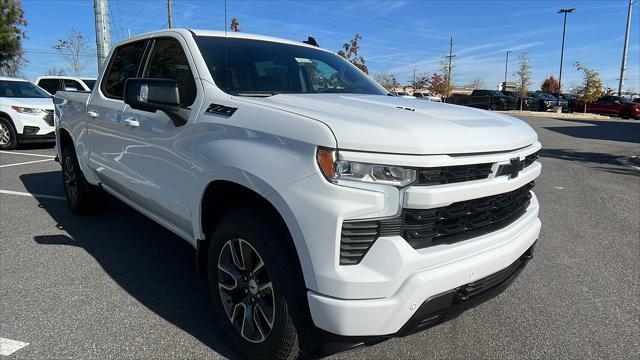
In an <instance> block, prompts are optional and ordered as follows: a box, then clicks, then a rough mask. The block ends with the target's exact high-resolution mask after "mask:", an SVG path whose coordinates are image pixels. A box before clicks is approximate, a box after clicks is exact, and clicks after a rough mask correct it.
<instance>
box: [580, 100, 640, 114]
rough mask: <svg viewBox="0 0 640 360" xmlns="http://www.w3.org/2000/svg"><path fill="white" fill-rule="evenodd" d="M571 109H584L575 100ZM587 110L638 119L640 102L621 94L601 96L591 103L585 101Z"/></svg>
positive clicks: (581, 104) (582, 105) (582, 104)
mask: <svg viewBox="0 0 640 360" xmlns="http://www.w3.org/2000/svg"><path fill="white" fill-rule="evenodd" d="M573 111H576V112H582V111H584V103H583V102H576V104H575V105H574V107H573ZM587 112H590V113H595V114H603V115H617V116H620V117H621V118H623V119H629V118H635V119H640V104H638V103H634V102H633V101H631V100H629V99H627V98H626V97H622V96H610V95H608V96H603V97H601V98H599V99H598V100H596V101H595V102H592V103H587Z"/></svg>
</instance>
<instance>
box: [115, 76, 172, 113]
mask: <svg viewBox="0 0 640 360" xmlns="http://www.w3.org/2000/svg"><path fill="white" fill-rule="evenodd" d="M124 103H125V104H127V105H129V106H131V107H132V108H134V109H137V110H142V111H149V112H156V111H157V110H160V111H164V112H166V113H171V112H177V111H178V110H180V93H179V92H178V83H177V82H176V81H175V80H171V79H147V78H130V79H127V82H126V83H125V84H124Z"/></svg>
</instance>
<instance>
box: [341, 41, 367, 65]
mask: <svg viewBox="0 0 640 360" xmlns="http://www.w3.org/2000/svg"><path fill="white" fill-rule="evenodd" d="M360 40H362V35H360V34H356V35H355V36H354V37H353V39H351V40H350V41H349V42H347V43H344V44H343V45H342V49H343V50H340V51H338V55H340V56H342V57H343V58H345V59H347V60H349V62H351V63H352V64H353V65H355V66H356V67H357V68H358V69H360V70H362V71H363V72H364V73H365V74H369V68H367V65H366V61H365V59H364V56H362V55H360V56H358V52H359V51H360V45H359V44H358V42H359V41H360Z"/></svg>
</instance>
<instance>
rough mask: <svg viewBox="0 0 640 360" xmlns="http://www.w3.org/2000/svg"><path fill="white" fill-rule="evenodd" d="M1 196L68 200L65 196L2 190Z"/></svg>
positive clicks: (0, 191)
mask: <svg viewBox="0 0 640 360" xmlns="http://www.w3.org/2000/svg"><path fill="white" fill-rule="evenodd" d="M0 194H6V195H18V196H30V197H34V198H43V199H53V200H67V198H66V197H64V196H56V195H46V194H33V193H28V192H21V191H11V190H0Z"/></svg>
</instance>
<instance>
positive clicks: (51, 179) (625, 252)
mask: <svg viewBox="0 0 640 360" xmlns="http://www.w3.org/2000/svg"><path fill="white" fill-rule="evenodd" d="M523 119H524V120H525V121H527V122H528V123H529V124H531V125H532V126H533V127H534V128H535V129H536V130H537V132H538V134H539V137H540V140H541V142H542V143H543V146H544V149H543V150H542V152H541V155H542V157H541V159H540V161H541V162H542V164H543V173H542V175H541V176H540V178H539V179H538V180H537V181H536V187H535V189H534V191H535V192H536V194H537V196H538V198H539V200H540V203H541V214H540V217H541V220H542V223H543V229H542V233H541V235H540V239H539V241H538V245H537V247H536V254H535V257H534V259H533V260H532V261H531V262H530V264H529V266H528V267H527V268H526V269H525V270H524V272H523V273H522V275H521V276H520V277H519V278H518V279H517V281H516V282H515V283H514V284H513V285H512V286H511V287H510V288H509V289H507V290H506V291H505V292H504V293H503V294H502V295H500V296H498V297H496V298H494V299H491V300H489V301H488V302H486V303H484V304H482V305H480V306H478V307H476V308H474V309H471V310H469V311H467V312H465V313H463V314H462V315H461V316H460V317H458V318H457V319H454V320H452V321H450V322H448V323H445V324H442V325H439V326H437V327H435V328H432V329H429V330H427V331H424V332H421V333H418V334H415V335H412V336H408V337H405V338H399V339H392V340H388V341H385V342H383V343H380V344H378V345H375V346H370V347H365V348H360V349H356V350H353V351H350V352H343V353H339V354H335V355H333V356H332V358H335V359H400V358H402V359H405V358H412V359H425V358H433V359H473V358H475V359H522V358H527V359H534V358H535V359H538V358H568V359H584V358H589V359H594V358H603V359H611V358H616V359H621V358H636V359H637V356H638V354H639V353H640V300H639V299H640V261H639V259H640V167H633V166H631V165H629V163H628V162H627V165H624V164H623V162H624V161H623V160H624V157H627V156H638V155H640V122H638V121H624V120H619V119H611V120H570V119H563V120H559V119H547V118H539V117H536V118H524V117H523ZM27 154H30V155H27ZM53 155H54V151H53V149H51V148H24V149H20V150H17V151H14V152H11V153H6V152H0V337H1V338H2V342H1V343H0V348H1V349H0V359H4V358H7V359H36V358H38V359H42V358H46V359H61V358H71V359H89V358H118V359H142V358H145V359H205V358H206V359H211V358H225V357H232V358H233V357H235V355H234V354H233V352H232V351H231V350H230V349H229V348H228V347H227V345H226V344H225V341H224V337H225V335H224V334H222V333H220V332H219V331H218V330H217V327H216V325H215V322H214V317H213V312H212V309H211V308H210V306H209V295H208V291H207V285H206V282H205V281H204V280H202V279H200V278H199V277H198V275H197V273H196V269H195V264H194V258H193V249H192V248H191V246H190V245H189V244H187V243H186V242H185V241H183V240H181V239H180V238H178V237H177V236H175V235H173V234H171V233H170V232H168V231H167V230H165V229H164V228H162V227H161V226H159V225H156V224H155V223H154V222H152V221H151V220H148V219H146V218H145V217H144V216H143V215H140V214H138V213H137V212H136V211H134V210H132V209H130V208H128V207H127V206H126V205H124V204H122V203H120V202H118V201H117V200H114V199H111V198H109V199H108V201H106V204H105V206H104V209H102V210H101V211H100V212H99V213H97V214H95V215H91V216H85V217H77V216H75V215H72V214H71V212H70V211H69V210H68V208H67V205H66V203H65V201H64V200H63V196H64V195H63V192H62V185H61V175H60V167H59V165H58V164H57V163H55V162H54V161H53V160H52V159H53V157H52V156H53ZM621 160H622V161H623V162H621ZM34 194H35V197H34ZM11 341H19V342H21V343H14V342H11ZM25 343H26V345H25ZM16 344H17V345H16ZM16 349H17V350H16ZM10 350H15V352H13V353H11V354H10V355H7V356H3V355H2V354H3V353H4V352H9V351H10Z"/></svg>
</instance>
